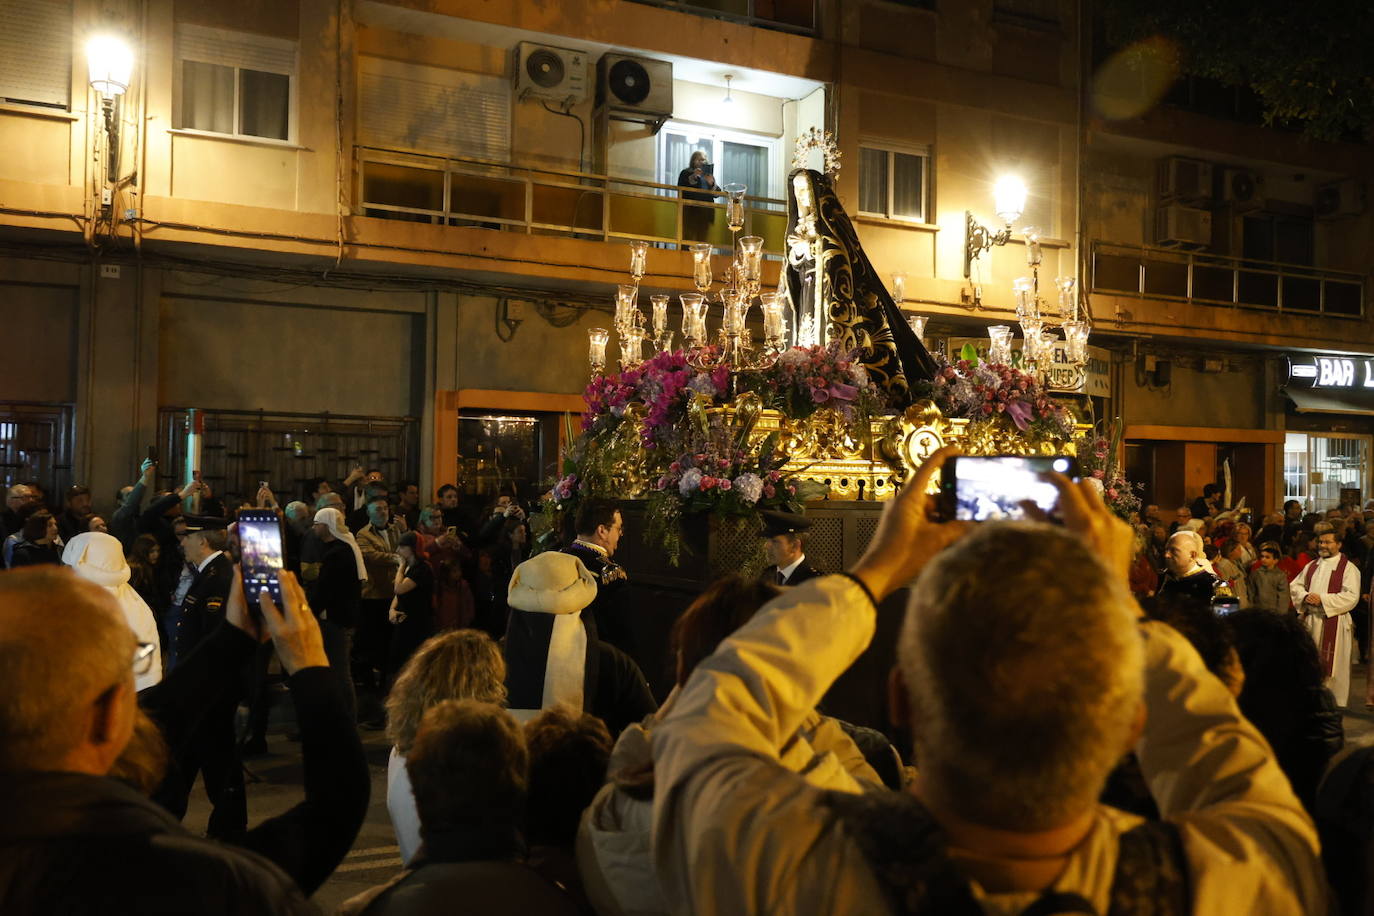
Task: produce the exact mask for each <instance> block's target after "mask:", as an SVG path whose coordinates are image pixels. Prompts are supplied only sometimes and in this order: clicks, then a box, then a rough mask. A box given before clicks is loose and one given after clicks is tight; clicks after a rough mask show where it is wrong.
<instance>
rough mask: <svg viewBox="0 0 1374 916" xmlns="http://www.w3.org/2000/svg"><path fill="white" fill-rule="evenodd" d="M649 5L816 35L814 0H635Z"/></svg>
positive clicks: (816, 3) (818, 18)
mask: <svg viewBox="0 0 1374 916" xmlns="http://www.w3.org/2000/svg"><path fill="white" fill-rule="evenodd" d="M635 2H636V3H644V4H647V5H649V6H659V7H663V8H664V9H670V10H680V11H681V12H684V13H692V14H693V15H696V16H707V17H710V18H712V19H725V20H728V21H730V22H740V23H743V24H745V25H754V26H759V27H761V28H765V29H777V30H779V31H782V32H795V33H797V34H799V35H815V34H816V31H817V23H818V22H819V20H820V17H819V15H818V14H817V6H818V2H817V0H635Z"/></svg>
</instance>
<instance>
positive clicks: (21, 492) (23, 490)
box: [5, 483, 30, 499]
mask: <svg viewBox="0 0 1374 916" xmlns="http://www.w3.org/2000/svg"><path fill="white" fill-rule="evenodd" d="M29 492H30V491H29V488H28V487H26V486H24V485H23V484H22V483H17V484H15V485H14V486H12V487H10V488H9V489H8V490H6V491H5V495H6V496H7V497H9V498H11V499H18V498H19V497H21V496H28V495H29Z"/></svg>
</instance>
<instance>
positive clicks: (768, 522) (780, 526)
mask: <svg viewBox="0 0 1374 916" xmlns="http://www.w3.org/2000/svg"><path fill="white" fill-rule="evenodd" d="M759 514H760V515H762V516H763V531H761V532H760V533H759V534H760V536H761V537H766V538H773V537H777V536H778V535H780V534H800V533H801V532H803V531H805V530H806V529H808V528H810V527H811V522H809V521H808V520H807V518H806V516H804V515H797V514H795V513H793V512H777V511H774V510H772V509H765V510H764V511H763V512H761V513H759Z"/></svg>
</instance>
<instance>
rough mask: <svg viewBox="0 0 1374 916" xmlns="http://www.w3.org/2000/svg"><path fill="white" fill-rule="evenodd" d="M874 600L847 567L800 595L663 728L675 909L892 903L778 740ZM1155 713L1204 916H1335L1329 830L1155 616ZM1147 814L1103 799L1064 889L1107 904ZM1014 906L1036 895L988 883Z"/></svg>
mask: <svg viewBox="0 0 1374 916" xmlns="http://www.w3.org/2000/svg"><path fill="white" fill-rule="evenodd" d="M873 631H874V609H873V606H872V605H871V604H870V602H869V601H868V599H867V598H866V597H865V595H864V593H863V591H862V590H861V589H859V587H858V586H856V585H855V584H854V583H853V582H852V581H850V580H849V579H846V578H844V577H841V576H823V577H820V578H817V579H812V580H811V581H809V582H805V583H803V584H802V585H800V586H797V587H796V588H793V589H789V590H788V592H787V594H785V595H782V596H780V597H778V598H777V599H775V600H774V601H772V602H770V603H769V605H768V606H767V607H766V608H765V609H764V610H762V611H760V612H759V613H758V614H756V615H755V616H754V618H753V619H752V620H751V621H750V622H749V623H747V624H745V625H744V627H742V628H741V629H740V630H739V631H738V632H736V633H735V634H734V635H733V636H731V637H730V638H729V639H727V640H726V641H725V642H724V643H723V644H722V645H721V648H720V649H719V651H717V652H716V654H715V655H713V656H711V657H710V658H709V659H707V660H706V661H704V662H703V663H702V664H701V665H699V666H698V667H697V669H696V671H695V672H693V674H692V677H691V679H690V680H689V681H688V682H687V685H686V686H685V687H684V689H683V691H682V695H681V696H680V697H679V698H678V701H677V703H676V705H675V706H674V707H673V709H672V710H670V711H669V713H668V714H667V715H666V716H665V717H664V718H663V720H662V721H661V722H660V723H659V724H658V727H657V728H655V729H654V733H653V752H654V772H655V780H656V787H657V791H656V793H655V797H654V820H653V855H654V864H655V868H656V871H657V874H658V878H659V882H660V884H661V886H662V889H663V893H664V895H665V897H666V898H667V899H668V900H669V901H670V902H671V904H672V908H673V912H675V913H694V914H701V916H705V914H714V913H720V914H727V913H728V914H732V916H734V914H743V913H789V914H810V913H815V914H832V913H882V912H885V911H886V905H885V903H884V899H883V895H882V891H881V890H880V888H879V885H878V883H877V881H876V880H875V879H874V877H873V875H872V873H871V871H870V870H869V867H868V864H867V862H866V861H865V859H864V857H863V855H862V853H861V852H860V851H859V849H858V847H857V846H856V845H855V844H854V843H853V842H852V841H851V840H850V839H849V838H848V836H847V835H846V834H845V832H844V831H843V829H842V827H841V826H840V824H839V823H838V821H837V819H836V817H835V815H834V814H833V813H832V811H831V809H830V808H828V807H826V806H824V805H823V804H822V803H821V796H822V791H821V790H820V789H817V788H816V787H814V786H812V785H810V784H809V783H808V782H807V781H806V780H805V779H803V778H802V777H800V776H798V775H796V774H795V773H792V772H790V771H789V770H787V769H786V768H785V767H783V766H782V765H781V764H780V763H779V761H778V749H779V748H780V747H781V746H782V745H783V743H784V742H785V740H786V739H787V738H788V737H789V736H791V735H792V733H793V732H795V731H796V729H797V727H798V725H799V724H800V723H801V721H802V719H803V718H804V717H805V716H806V715H807V714H808V713H810V712H811V710H812V708H813V707H814V706H815V704H816V702H817V701H818V700H819V699H820V697H821V696H822V695H823V694H824V693H825V691H826V689H827V688H829V686H830V685H831V683H832V682H833V681H834V680H835V679H836V678H837V677H838V676H839V675H840V674H841V673H842V672H843V671H844V670H845V669H846V668H848V667H849V665H850V664H851V663H853V661H854V660H855V659H857V658H858V657H859V654H860V652H862V651H863V649H864V648H865V647H866V646H867V645H868V643H869V640H870V639H871V638H872V636H873ZM1142 634H1143V636H1144V638H1145V641H1146V646H1147V676H1146V703H1147V706H1148V709H1149V720H1148V723H1147V725H1146V727H1145V733H1144V736H1143V738H1142V740H1141V742H1140V744H1139V745H1138V746H1137V749H1136V750H1137V753H1138V754H1139V756H1140V763H1141V768H1142V769H1143V771H1144V774H1145V777H1146V779H1147V781H1148V782H1149V785H1150V790H1151V792H1152V793H1153V794H1154V796H1155V799H1156V801H1157V802H1158V804H1159V808H1160V811H1161V812H1162V814H1163V815H1164V816H1165V817H1166V818H1168V819H1169V820H1171V821H1173V822H1174V823H1175V824H1177V825H1178V827H1179V829H1180V834H1181V837H1182V841H1183V846H1184V850H1185V854H1186V855H1187V857H1188V866H1189V880H1190V883H1191V888H1192V892H1193V901H1194V909H1193V912H1195V913H1197V914H1201V916H1209V914H1221V913H1225V914H1230V913H1246V914H1252V916H1253V914H1270V913H1272V914H1285V916H1287V914H1303V913H1317V914H1320V913H1325V912H1326V906H1327V900H1326V890H1325V881H1324V878H1323V873H1322V866H1321V861H1320V858H1319V855H1318V844H1317V835H1316V831H1315V829H1314V828H1313V826H1312V822H1311V820H1310V819H1309V818H1308V816H1307V814H1306V813H1305V812H1304V811H1303V809H1302V806H1301V805H1300V804H1299V803H1298V800H1297V799H1296V798H1295V797H1294V795H1293V791H1292V789H1290V788H1289V785H1288V781H1287V780H1286V779H1285V778H1284V775H1283V773H1282V772H1281V771H1280V770H1279V768H1278V765H1277V764H1276V763H1275V762H1274V758H1273V754H1272V752H1271V751H1270V749H1269V746H1268V745H1267V744H1266V743H1265V740H1264V738H1263V737H1261V735H1260V734H1259V732H1257V731H1256V730H1255V729H1254V727H1253V726H1251V725H1250V724H1249V723H1248V722H1246V721H1245V719H1243V718H1242V717H1241V715H1240V713H1239V712H1238V711H1237V709H1236V704H1235V701H1234V700H1233V699H1232V697H1231V695H1230V694H1229V693H1228V692H1227V690H1226V688H1225V687H1223V686H1222V684H1221V682H1220V681H1218V680H1217V679H1216V678H1215V677H1213V676H1212V675H1211V674H1209V673H1208V672H1207V671H1206V669H1205V668H1204V667H1203V665H1202V662H1201V660H1200V659H1199V658H1198V656H1197V653H1196V652H1195V651H1194V650H1193V648H1192V647H1191V646H1190V645H1188V643H1187V642H1186V641H1185V640H1184V639H1183V637H1181V636H1179V635H1178V634H1177V633H1176V632H1174V631H1173V630H1171V629H1170V628H1168V627H1166V626H1163V625H1160V624H1146V625H1145V626H1143V627H1142ZM1139 823H1140V820H1139V818H1136V817H1133V816H1131V815H1127V814H1124V813H1123V812H1120V811H1116V810H1115V809H1111V808H1106V807H1103V808H1100V809H1099V810H1098V812H1097V818H1096V822H1095V823H1094V825H1093V827H1092V829H1091V830H1090V832H1089V834H1088V836H1087V837H1086V838H1085V840H1084V841H1083V843H1082V844H1080V846H1079V848H1078V851H1077V852H1076V853H1075V854H1074V855H1073V857H1072V858H1071V859H1070V860H1069V864H1068V865H1067V866H1066V868H1065V870H1064V872H1063V873H1062V874H1061V875H1060V877H1059V878H1058V879H1057V880H1056V881H1055V884H1054V888H1055V889H1056V890H1059V891H1063V892H1066V893H1077V894H1080V895H1082V896H1083V897H1085V898H1086V899H1087V900H1089V901H1090V902H1091V903H1092V904H1093V906H1094V907H1096V908H1097V911H1098V912H1106V909H1107V904H1108V894H1109V891H1110V888H1111V883H1112V877H1113V872H1114V870H1115V867H1116V854H1117V837H1118V835H1120V834H1121V833H1123V832H1125V831H1126V830H1129V829H1130V828H1131V827H1133V826H1135V825H1137V824H1139ZM974 891H975V893H977V894H978V895H979V897H980V899H981V900H982V902H983V906H984V910H985V912H987V913H990V914H999V916H1000V914H1008V916H1010V914H1015V913H1019V912H1020V911H1021V910H1022V909H1023V908H1024V907H1025V906H1027V905H1028V904H1029V903H1030V902H1032V901H1033V900H1034V898H1035V897H1036V896H1037V895H1036V894H996V895H988V894H983V893H981V892H980V890H979V889H978V888H977V887H975V888H974Z"/></svg>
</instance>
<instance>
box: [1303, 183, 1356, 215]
mask: <svg viewBox="0 0 1374 916" xmlns="http://www.w3.org/2000/svg"><path fill="white" fill-rule="evenodd" d="M1312 203H1313V205H1314V208H1315V210H1316V216H1317V219H1340V218H1341V217H1342V216H1359V215H1360V214H1361V213H1363V212H1364V207H1365V186H1364V182H1362V181H1360V180H1359V179H1358V178H1347V179H1345V180H1344V181H1333V182H1332V183H1331V184H1324V185H1322V186H1321V187H1319V188H1317V196H1316V198H1315V199H1314V200H1313V201H1312Z"/></svg>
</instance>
